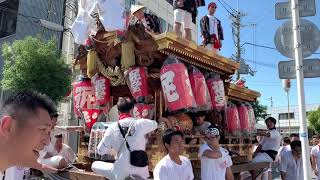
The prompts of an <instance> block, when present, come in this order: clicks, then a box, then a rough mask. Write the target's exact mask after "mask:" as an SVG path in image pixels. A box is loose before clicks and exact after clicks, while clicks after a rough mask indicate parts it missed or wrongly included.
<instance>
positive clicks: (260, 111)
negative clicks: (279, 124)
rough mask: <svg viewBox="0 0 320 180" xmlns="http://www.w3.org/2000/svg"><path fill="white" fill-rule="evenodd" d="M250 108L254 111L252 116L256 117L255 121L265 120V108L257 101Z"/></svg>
mask: <svg viewBox="0 0 320 180" xmlns="http://www.w3.org/2000/svg"><path fill="white" fill-rule="evenodd" d="M251 106H252V108H253V110H254V115H255V117H256V120H259V119H260V118H262V119H265V118H266V117H267V116H268V114H267V106H264V105H261V104H260V103H259V101H256V102H252V103H251Z"/></svg>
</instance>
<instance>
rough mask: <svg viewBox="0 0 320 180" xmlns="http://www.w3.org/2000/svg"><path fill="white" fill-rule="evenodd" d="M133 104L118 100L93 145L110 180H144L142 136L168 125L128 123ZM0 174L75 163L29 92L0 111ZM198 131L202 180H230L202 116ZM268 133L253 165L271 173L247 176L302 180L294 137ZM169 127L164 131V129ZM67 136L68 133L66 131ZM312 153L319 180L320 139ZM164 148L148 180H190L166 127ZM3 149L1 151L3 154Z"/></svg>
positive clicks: (41, 101)
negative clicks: (264, 165)
mask: <svg viewBox="0 0 320 180" xmlns="http://www.w3.org/2000/svg"><path fill="white" fill-rule="evenodd" d="M133 107H134V100H132V99H130V98H119V100H118V103H117V108H118V111H119V120H118V121H117V122H116V123H114V124H112V125H111V126H110V127H108V129H107V131H106V132H105V134H104V137H103V139H102V141H101V142H100V143H99V145H98V148H97V149H98V152H99V154H101V155H103V154H114V155H115V156H116V161H115V162H114V163H107V162H102V161H96V162H94V163H93V164H92V170H93V171H94V172H95V173H97V174H100V175H102V176H104V177H107V178H108V179H111V180H119V179H126V178H127V179H128V178H129V179H130V178H131V179H147V178H149V171H148V164H149V161H148V157H147V154H146V143H147V138H146V135H147V134H148V133H151V132H152V131H154V130H156V129H157V128H158V123H168V122H169V121H168V119H166V118H160V119H159V120H158V122H157V121H154V120H149V119H137V118H133V117H132V111H133ZM0 113H1V114H0V115H1V119H0V136H1V137H0V146H1V148H0V159H1V161H0V168H1V169H0V170H1V174H0V176H1V179H4V180H12V179H15V180H19V179H23V172H25V171H26V170H27V168H26V167H28V168H34V169H38V170H40V171H42V172H44V173H57V172H58V169H63V168H65V167H67V166H68V165H70V164H72V163H73V162H75V160H76V155H75V154H74V153H73V151H72V150H71V148H70V147H69V146H67V145H66V144H63V135H62V134H64V133H65V132H66V130H62V129H59V128H58V127H57V126H56V122H57V111H56V108H55V106H54V104H53V102H52V101H51V100H50V99H49V98H48V97H47V96H45V95H43V94H40V93H37V92H33V91H26V92H19V93H16V94H14V95H12V96H10V97H9V98H8V100H6V101H5V102H4V103H3V105H2V107H1V110H0ZM195 119H196V123H197V126H196V127H195V129H197V130H198V131H199V132H200V133H201V134H203V135H204V137H205V138H204V140H205V142H204V143H203V144H202V145H201V146H200V148H199V152H198V156H199V158H200V160H201V179H203V180H212V179H217V180H220V179H227V180H232V179H234V177H233V173H232V171H231V166H232V160H231V156H230V155H229V154H230V153H229V151H228V150H226V149H224V148H222V147H221V146H220V144H219V140H220V134H221V132H220V129H219V128H218V127H217V126H215V125H212V124H210V123H208V122H207V121H204V114H202V113H198V115H197V116H195ZM265 123H266V125H267V128H268V130H265V131H258V132H257V135H258V137H259V138H258V143H259V144H258V146H257V147H256V149H255V152H254V158H253V160H252V162H269V163H270V168H268V169H267V170H265V171H264V172H255V171H252V172H251V177H254V178H255V179H260V178H261V179H263V178H266V177H267V179H269V178H270V177H271V176H270V174H271V168H272V166H273V167H276V169H277V170H278V172H280V175H281V178H282V179H283V180H300V179H303V165H302V159H301V142H300V140H299V136H298V135H297V134H291V135H290V137H284V138H282V146H281V147H280V144H281V143H280V142H281V135H280V133H279V132H278V131H277V130H276V128H275V127H276V126H275V125H276V120H275V119H274V118H272V117H268V118H267V119H266V120H265ZM168 127H169V126H168ZM69 130H72V129H69ZM313 141H314V145H315V146H314V147H313V148H312V149H311V164H312V170H313V171H314V173H315V175H316V176H317V177H318V179H319V176H318V175H319V164H320V160H319V159H320V148H319V147H320V136H319V135H316V136H313ZM162 142H163V145H164V147H165V149H166V151H167V155H166V156H164V157H163V158H162V159H161V160H160V161H159V162H158V163H157V164H156V166H155V168H154V171H153V178H154V179H155V180H167V179H170V178H173V179H181V180H189V179H190V180H191V179H194V174H193V168H192V164H191V161H190V160H189V159H188V158H187V157H185V156H182V154H183V152H184V151H185V139H184V134H183V132H182V131H180V130H179V129H177V128H176V127H175V126H170V127H169V128H167V129H166V131H165V132H164V133H163V137H162ZM3 147H5V148H3Z"/></svg>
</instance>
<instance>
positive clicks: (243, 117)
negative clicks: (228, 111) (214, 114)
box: [238, 103, 249, 133]
mask: <svg viewBox="0 0 320 180" xmlns="http://www.w3.org/2000/svg"><path fill="white" fill-rule="evenodd" d="M238 113H239V120H240V127H241V131H242V132H244V133H248V132H249V114H248V109H247V106H245V105H244V104H242V103H240V104H239V105H238Z"/></svg>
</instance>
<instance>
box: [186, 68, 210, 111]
mask: <svg viewBox="0 0 320 180" xmlns="http://www.w3.org/2000/svg"><path fill="white" fill-rule="evenodd" d="M189 79H190V83H191V88H192V92H193V95H194V98H195V102H196V104H197V108H198V109H199V110H202V111H203V110H209V109H211V108H212V103H211V97H210V94H209V90H208V87H207V84H206V80H205V78H204V76H203V74H202V73H201V72H200V71H199V70H198V69H196V68H195V67H194V68H193V70H192V71H191V72H190V73H189Z"/></svg>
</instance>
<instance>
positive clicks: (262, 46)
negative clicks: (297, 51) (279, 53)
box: [241, 42, 277, 50]
mask: <svg viewBox="0 0 320 180" xmlns="http://www.w3.org/2000/svg"><path fill="white" fill-rule="evenodd" d="M246 44H248V45H251V46H255V47H261V48H266V49H272V50H277V49H276V48H274V47H269V46H264V45H258V44H253V43H249V42H245V43H243V44H242V45H241V47H242V46H244V45H246Z"/></svg>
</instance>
